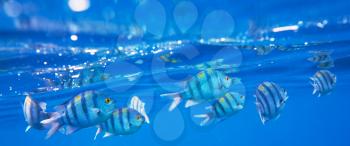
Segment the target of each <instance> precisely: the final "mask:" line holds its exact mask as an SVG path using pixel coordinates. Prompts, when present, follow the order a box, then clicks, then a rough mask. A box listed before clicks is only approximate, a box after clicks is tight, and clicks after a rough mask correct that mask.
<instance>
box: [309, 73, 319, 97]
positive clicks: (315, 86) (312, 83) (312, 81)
mask: <svg viewBox="0 0 350 146" xmlns="http://www.w3.org/2000/svg"><path fill="white" fill-rule="evenodd" d="M310 80H311V82H310V84H311V85H312V87H313V88H314V90H313V92H312V95H315V94H316V93H317V91H318V86H317V84H316V80H315V78H314V77H310Z"/></svg>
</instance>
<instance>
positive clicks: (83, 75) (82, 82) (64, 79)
mask: <svg viewBox="0 0 350 146" xmlns="http://www.w3.org/2000/svg"><path fill="white" fill-rule="evenodd" d="M104 70H105V68H104V67H96V66H95V67H89V68H85V69H83V70H80V72H78V73H76V74H73V75H72V74H65V75H63V76H59V77H58V78H59V79H60V82H59V83H58V84H59V86H60V87H59V88H61V89H68V88H78V87H82V86H86V85H90V84H93V83H97V82H101V81H105V80H108V79H109V78H110V75H109V74H107V73H105V72H104Z"/></svg>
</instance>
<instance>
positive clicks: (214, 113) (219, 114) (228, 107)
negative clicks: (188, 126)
mask: <svg viewBox="0 0 350 146" xmlns="http://www.w3.org/2000/svg"><path fill="white" fill-rule="evenodd" d="M244 103H245V96H243V95H241V94H239V93H236V92H227V93H226V94H225V95H224V96H222V97H220V98H218V99H216V100H215V101H214V102H213V103H212V105H211V106H210V107H209V109H210V110H211V111H210V112H209V113H207V114H200V115H194V117H197V118H204V120H203V121H202V122H201V124H200V125H201V126H203V125H205V124H206V123H207V122H209V121H210V120H213V119H219V120H224V119H226V118H228V117H230V116H232V115H234V114H236V113H237V112H239V111H241V110H242V109H243V107H244Z"/></svg>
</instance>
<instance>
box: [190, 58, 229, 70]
mask: <svg viewBox="0 0 350 146" xmlns="http://www.w3.org/2000/svg"><path fill="white" fill-rule="evenodd" d="M223 61H224V59H216V60H213V61H208V62H204V63H200V64H197V65H195V66H194V67H195V68H196V69H198V70H206V69H212V68H216V67H218V66H221V65H222V63H223Z"/></svg>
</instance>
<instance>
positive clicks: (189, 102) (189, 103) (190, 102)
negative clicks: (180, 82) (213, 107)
mask: <svg viewBox="0 0 350 146" xmlns="http://www.w3.org/2000/svg"><path fill="white" fill-rule="evenodd" d="M199 103H200V102H198V101H194V100H187V101H186V104H185V108H189V107H192V106H195V105H197V104H199Z"/></svg>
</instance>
